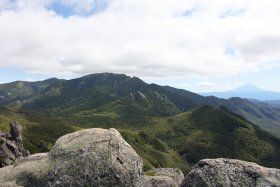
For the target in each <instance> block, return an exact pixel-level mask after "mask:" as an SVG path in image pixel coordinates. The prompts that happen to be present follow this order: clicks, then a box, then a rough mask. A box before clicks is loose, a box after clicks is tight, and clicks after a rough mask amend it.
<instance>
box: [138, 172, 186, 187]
mask: <svg viewBox="0 0 280 187" xmlns="http://www.w3.org/2000/svg"><path fill="white" fill-rule="evenodd" d="M149 173H150V174H152V175H154V176H148V175H144V176H143V177H142V180H141V184H140V186H141V187H179V186H180V184H181V183H182V181H183V179H184V174H183V173H182V171H181V170H179V169H175V168H156V169H153V170H150V171H149Z"/></svg>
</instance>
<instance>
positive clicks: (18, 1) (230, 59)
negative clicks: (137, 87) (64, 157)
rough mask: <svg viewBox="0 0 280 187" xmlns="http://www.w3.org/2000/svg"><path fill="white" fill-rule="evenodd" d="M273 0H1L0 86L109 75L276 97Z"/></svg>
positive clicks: (277, 30)
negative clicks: (249, 89) (250, 87)
mask: <svg viewBox="0 0 280 187" xmlns="http://www.w3.org/2000/svg"><path fill="white" fill-rule="evenodd" d="M278 7H280V1H278V0H267V1H257V0H248V1H243V0H228V1H223V0H214V1H211V2H210V1H195V0H185V1H182V0H164V1H162V0H161V1H160V0H155V1H148V0H122V1H120V0H80V1H75V0H25V1H22V0H0V28H1V29H0V51H1V53H0V82H2V83H3V82H11V81H15V80H42V79H46V78H49V77H58V78H66V79H70V78H75V77H80V76H83V75H86V74H92V73H100V72H113V73H124V74H127V75H130V76H137V77H139V78H141V79H143V80H144V81H147V82H150V83H151V82H155V83H157V84H161V85H170V86H174V87H177V88H183V89H187V90H190V91H195V92H206V91H207V92H209V91H224V90H230V89H233V88H236V87H239V86H241V85H244V84H247V83H251V84H254V85H256V86H258V87H260V88H263V89H267V90H274V91H280V85H279V83H278V80H279V79H280V75H279V71H280V61H279V60H280V24H279V23H278V18H279V17H280V12H279V10H278Z"/></svg>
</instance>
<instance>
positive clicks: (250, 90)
mask: <svg viewBox="0 0 280 187" xmlns="http://www.w3.org/2000/svg"><path fill="white" fill-rule="evenodd" d="M201 94H202V95H204V96H211V95H212V96H216V97H219V98H225V99H228V98H231V97H241V98H249V99H257V100H260V101H264V100H280V92H273V91H267V90H263V89H260V88H258V87H256V86H254V85H251V84H246V85H243V86H241V87H239V88H236V89H233V90H229V91H225V92H210V93H201Z"/></svg>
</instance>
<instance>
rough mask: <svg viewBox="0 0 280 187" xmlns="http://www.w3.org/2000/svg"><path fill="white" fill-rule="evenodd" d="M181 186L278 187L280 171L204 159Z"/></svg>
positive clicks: (227, 161) (232, 161)
mask: <svg viewBox="0 0 280 187" xmlns="http://www.w3.org/2000/svg"><path fill="white" fill-rule="evenodd" d="M181 186H182V187H196V186H208V187H215V186H257V187H263V186H274V187H277V186H280V170H279V169H272V168H265V167H262V166H259V165H257V164H255V163H251V162H245V161H240V160H234V159H223V158H219V159H204V160H201V161H199V162H198V163H197V164H196V165H195V166H194V167H193V169H192V170H191V172H190V173H189V174H188V175H187V176H186V178H185V179H184V181H183V183H182V185H181Z"/></svg>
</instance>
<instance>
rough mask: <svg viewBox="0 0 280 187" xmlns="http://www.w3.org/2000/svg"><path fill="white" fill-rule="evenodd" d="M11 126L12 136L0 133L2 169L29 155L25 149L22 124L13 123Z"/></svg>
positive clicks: (0, 164)
mask: <svg viewBox="0 0 280 187" xmlns="http://www.w3.org/2000/svg"><path fill="white" fill-rule="evenodd" d="M10 126H11V131H10V134H6V133H3V132H0V167H4V166H8V165H11V164H14V163H15V162H16V160H18V159H20V158H22V157H23V156H27V155H28V151H27V150H25V149H24V148H23V143H22V136H21V133H22V128H21V126H20V124H19V123H17V122H12V123H11V124H10Z"/></svg>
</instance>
